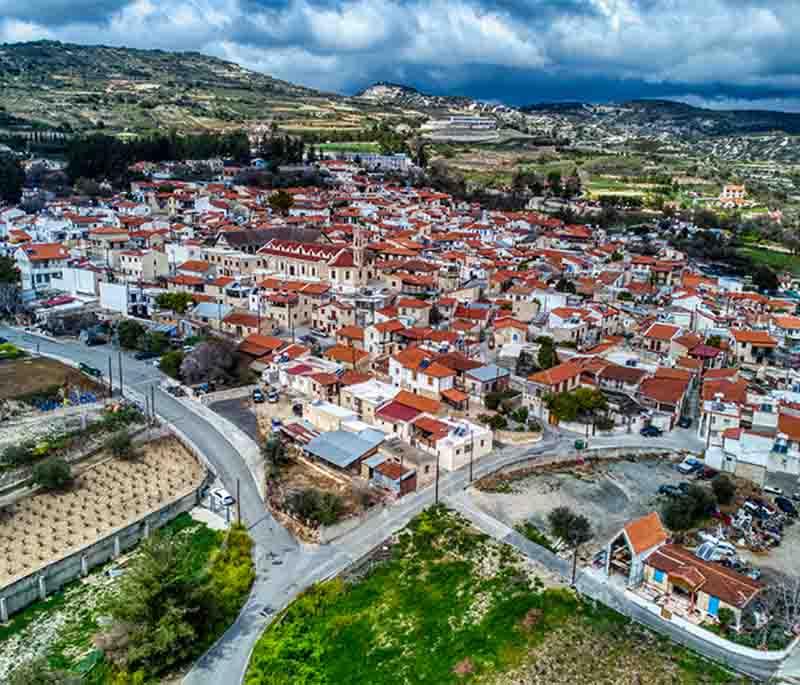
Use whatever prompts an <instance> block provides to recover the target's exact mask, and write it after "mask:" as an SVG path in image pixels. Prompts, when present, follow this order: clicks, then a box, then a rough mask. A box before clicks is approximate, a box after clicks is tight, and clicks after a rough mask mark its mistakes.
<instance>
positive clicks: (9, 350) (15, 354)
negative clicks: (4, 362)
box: [0, 343, 25, 359]
mask: <svg viewBox="0 0 800 685" xmlns="http://www.w3.org/2000/svg"><path fill="white" fill-rule="evenodd" d="M24 356H25V352H23V351H22V350H21V349H19V347H17V346H16V345H12V344H11V343H2V344H0V359H19V358H20V357H24Z"/></svg>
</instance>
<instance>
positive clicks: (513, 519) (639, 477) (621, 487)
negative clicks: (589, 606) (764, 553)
mask: <svg viewBox="0 0 800 685" xmlns="http://www.w3.org/2000/svg"><path fill="white" fill-rule="evenodd" d="M584 468H590V470H587V471H583V472H581V473H578V472H571V471H566V472H551V473H546V474H541V475H534V476H529V477H528V478H525V479H524V480H520V481H516V482H514V483H513V484H512V492H509V493H489V492H480V491H478V490H476V489H474V488H472V489H471V490H470V491H469V492H470V495H471V497H472V499H473V501H474V502H475V504H476V505H477V506H479V507H480V508H481V509H483V510H484V511H486V512H487V513H489V514H491V515H492V516H494V517H495V518H497V519H499V520H501V521H504V522H505V523H507V524H508V525H511V526H513V525H515V524H517V523H522V522H524V521H530V522H531V523H533V524H534V525H535V526H536V527H537V528H539V529H540V530H542V531H546V530H547V514H548V513H549V512H550V511H551V510H552V509H554V508H555V507H558V506H568V507H570V508H572V509H573V510H574V511H576V512H578V513H581V514H584V515H585V516H586V517H587V518H588V519H589V520H590V521H591V522H592V526H593V529H594V534H595V537H594V540H593V542H592V545H591V546H593V548H595V549H599V548H600V547H602V546H603V545H604V544H605V543H606V542H607V541H608V539H609V538H610V537H611V536H612V535H614V534H615V533H616V532H617V531H619V529H620V528H622V526H623V525H624V524H625V523H627V522H628V521H630V520H631V519H634V518H637V517H639V516H643V515H644V514H647V513H649V512H651V511H653V510H654V509H658V508H659V506H660V499H659V498H658V497H657V495H656V493H657V491H658V487H659V485H661V484H663V483H673V484H677V483H679V482H681V481H682V480H684V477H683V476H681V474H680V473H678V472H677V471H676V470H675V468H674V467H673V465H672V464H671V462H669V461H666V460H657V459H654V460H648V461H644V460H643V461H637V462H629V461H620V462H613V463H602V464H596V465H594V466H592V467H584Z"/></svg>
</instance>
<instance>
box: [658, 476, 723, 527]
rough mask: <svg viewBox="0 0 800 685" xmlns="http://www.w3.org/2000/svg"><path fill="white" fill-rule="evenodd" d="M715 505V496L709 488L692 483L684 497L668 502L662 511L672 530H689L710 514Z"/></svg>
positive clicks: (666, 522)
mask: <svg viewBox="0 0 800 685" xmlns="http://www.w3.org/2000/svg"><path fill="white" fill-rule="evenodd" d="M715 506H716V502H715V500H714V496H713V495H712V494H711V493H710V492H709V491H708V490H706V489H704V488H701V487H700V486H699V485H691V486H689V490H688V492H687V493H686V494H685V495H684V496H683V497H678V498H677V499H674V500H672V501H670V502H667V503H666V504H665V505H664V508H663V509H662V512H661V513H662V517H663V519H664V523H665V524H666V526H667V528H669V529H670V530H676V531H681V530H689V529H690V528H693V527H694V526H695V525H696V524H697V523H698V522H699V521H701V520H702V519H704V518H705V517H706V516H708V515H709V514H710V513H711V512H712V511H713V510H714V508H715Z"/></svg>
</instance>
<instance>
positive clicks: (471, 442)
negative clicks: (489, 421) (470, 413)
mask: <svg viewBox="0 0 800 685" xmlns="http://www.w3.org/2000/svg"><path fill="white" fill-rule="evenodd" d="M474 452H475V432H474V431H473V430H472V428H470V429H469V482H470V483H471V482H472V456H473V454H474Z"/></svg>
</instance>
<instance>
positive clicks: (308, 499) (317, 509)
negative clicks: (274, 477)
mask: <svg viewBox="0 0 800 685" xmlns="http://www.w3.org/2000/svg"><path fill="white" fill-rule="evenodd" d="M286 508H287V509H288V510H289V511H290V512H291V513H292V514H294V515H295V516H297V517H299V518H302V519H306V520H308V521H312V522H313V523H315V524H317V525H320V526H329V525H332V524H334V523H336V521H337V520H338V518H339V516H340V515H341V513H342V510H343V509H344V502H343V501H342V498H341V497H339V495H336V494H335V493H332V492H322V491H321V490H317V489H315V488H307V489H305V490H300V491H298V492H295V493H293V494H291V495H290V496H289V497H288V498H287V499H286Z"/></svg>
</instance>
